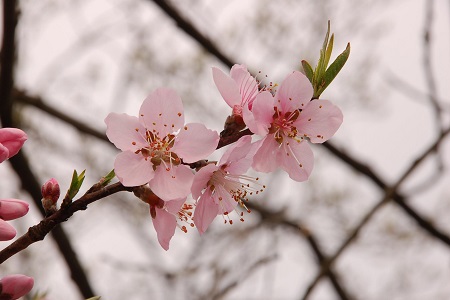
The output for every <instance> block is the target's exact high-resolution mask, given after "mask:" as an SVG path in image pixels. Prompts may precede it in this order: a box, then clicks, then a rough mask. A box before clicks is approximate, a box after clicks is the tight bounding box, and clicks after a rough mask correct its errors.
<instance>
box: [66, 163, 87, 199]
mask: <svg viewBox="0 0 450 300" xmlns="http://www.w3.org/2000/svg"><path fill="white" fill-rule="evenodd" d="M85 172H86V170H84V171H83V172H81V173H80V175H78V173H77V171H76V170H74V171H73V175H72V182H71V183H70V188H69V191H68V192H67V193H68V196H69V199H70V200H72V199H73V198H74V197H75V195H76V194H77V193H78V191H79V190H80V187H81V185H82V184H83V181H84V176H85Z"/></svg>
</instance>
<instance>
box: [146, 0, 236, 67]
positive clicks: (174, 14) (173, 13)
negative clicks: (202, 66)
mask: <svg viewBox="0 0 450 300" xmlns="http://www.w3.org/2000/svg"><path fill="white" fill-rule="evenodd" d="M152 1H153V3H155V4H156V5H158V6H159V8H161V9H162V10H163V11H164V12H165V13H166V14H167V15H168V16H169V17H170V18H171V19H172V20H174V21H175V22H176V23H177V26H178V27H179V28H180V29H181V30H183V31H184V32H185V33H186V34H187V35H189V36H191V37H192V38H193V39H194V40H196V41H197V42H198V43H199V44H200V45H202V46H203V48H205V50H206V51H208V52H209V53H211V54H212V55H214V56H215V57H217V58H218V59H219V60H220V61H221V62H223V63H224V64H225V65H227V66H228V67H229V68H231V66H233V65H234V63H233V60H232V59H230V58H229V57H228V56H227V55H225V54H224V53H223V52H222V51H220V50H219V48H218V47H217V46H216V45H215V44H214V43H213V42H211V40H210V39H208V38H207V37H206V36H205V35H203V34H202V33H201V32H200V31H199V30H198V29H197V28H196V27H195V26H194V25H192V23H191V22H189V21H188V20H187V19H186V18H184V17H183V16H182V15H181V14H180V13H179V12H178V11H177V10H176V9H175V8H174V7H173V6H172V5H171V4H170V3H169V1H166V0H152Z"/></svg>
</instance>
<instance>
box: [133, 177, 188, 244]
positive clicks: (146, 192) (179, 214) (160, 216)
mask: <svg viewBox="0 0 450 300" xmlns="http://www.w3.org/2000/svg"><path fill="white" fill-rule="evenodd" d="M134 194H135V195H136V196H137V197H138V198H140V199H141V200H142V201H144V202H145V203H147V204H148V205H149V206H150V216H151V217H152V221H153V227H154V228H155V230H156V235H157V237H158V242H159V244H160V245H161V247H163V249H164V250H169V243H170V240H171V239H172V237H173V235H174V234H175V229H176V227H177V225H178V223H177V220H180V221H182V222H186V223H189V221H190V219H191V215H192V213H191V210H192V208H193V206H192V205H189V204H187V203H186V197H184V198H182V199H174V200H171V201H164V200H162V199H161V198H159V197H158V196H156V195H155V194H154V193H153V192H152V191H151V190H150V189H149V188H148V187H147V186H142V187H139V188H137V189H135V190H134ZM191 226H193V224H192V225H191ZM180 228H181V230H183V231H184V232H187V229H186V226H180Z"/></svg>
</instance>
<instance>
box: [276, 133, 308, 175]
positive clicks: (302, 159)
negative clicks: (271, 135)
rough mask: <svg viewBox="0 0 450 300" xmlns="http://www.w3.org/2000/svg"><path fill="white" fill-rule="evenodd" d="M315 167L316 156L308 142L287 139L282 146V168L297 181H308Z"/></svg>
mask: <svg viewBox="0 0 450 300" xmlns="http://www.w3.org/2000/svg"><path fill="white" fill-rule="evenodd" d="M313 166H314V154H313V152H312V150H311V147H309V145H308V142H307V141H305V140H302V141H301V142H299V141H296V140H294V139H287V141H285V142H284V143H283V145H282V152H281V168H282V169H283V170H285V171H286V172H287V173H288V174H289V177H290V178H291V179H293V180H295V181H305V180H307V179H308V177H309V175H310V174H311V172H312V169H313Z"/></svg>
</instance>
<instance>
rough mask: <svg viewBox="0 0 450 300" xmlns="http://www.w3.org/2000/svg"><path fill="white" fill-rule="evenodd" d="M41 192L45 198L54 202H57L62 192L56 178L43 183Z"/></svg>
mask: <svg viewBox="0 0 450 300" xmlns="http://www.w3.org/2000/svg"><path fill="white" fill-rule="evenodd" d="M41 193H42V197H43V198H47V199H50V200H51V202H52V203H53V204H56V202H57V201H58V199H59V195H60V193H61V192H60V190H59V183H58V181H57V180H56V179H55V178H51V179H49V180H48V181H47V182H46V183H44V184H43V185H42V188H41Z"/></svg>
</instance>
